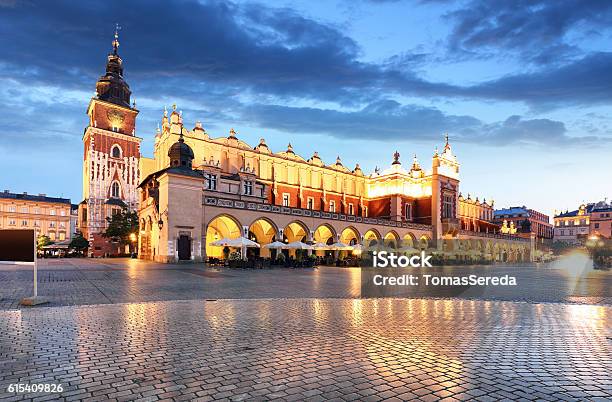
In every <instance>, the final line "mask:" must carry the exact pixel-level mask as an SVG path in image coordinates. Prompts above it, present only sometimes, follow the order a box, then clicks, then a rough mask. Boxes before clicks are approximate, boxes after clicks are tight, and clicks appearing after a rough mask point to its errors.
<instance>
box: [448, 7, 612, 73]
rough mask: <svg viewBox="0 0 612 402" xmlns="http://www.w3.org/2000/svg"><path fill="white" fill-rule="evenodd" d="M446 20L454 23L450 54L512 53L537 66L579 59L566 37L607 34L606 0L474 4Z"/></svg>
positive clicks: (610, 15)
mask: <svg viewBox="0 0 612 402" xmlns="http://www.w3.org/2000/svg"><path fill="white" fill-rule="evenodd" d="M447 17H448V18H449V19H450V20H451V21H452V22H453V23H454V27H453V31H452V34H451V36H450V37H449V44H450V47H451V49H452V50H453V51H455V52H469V53H476V54H482V53H486V52H494V53H497V52H501V51H504V52H514V53H516V54H518V55H520V56H521V57H522V58H523V59H525V60H529V61H532V62H536V63H544V64H549V63H558V62H559V61H562V60H565V59H566V58H568V57H573V56H576V55H579V54H580V53H581V52H580V50H579V49H578V48H577V47H576V46H575V45H573V44H570V43H569V38H568V36H569V35H570V34H572V33H575V32H574V31H575V30H577V29H581V34H582V35H591V36H594V35H596V33H597V31H600V30H609V28H610V24H611V23H612V2H610V1H607V0H564V1H549V0H535V1H534V0H518V1H507V0H473V1H469V2H467V3H465V4H464V5H462V6H461V7H459V8H458V9H456V10H455V11H452V12H449V13H448V14H447Z"/></svg>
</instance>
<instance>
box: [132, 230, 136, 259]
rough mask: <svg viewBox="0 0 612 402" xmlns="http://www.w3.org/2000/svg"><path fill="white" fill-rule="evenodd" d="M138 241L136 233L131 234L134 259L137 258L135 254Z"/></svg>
mask: <svg viewBox="0 0 612 402" xmlns="http://www.w3.org/2000/svg"><path fill="white" fill-rule="evenodd" d="M136 239H137V238H136V233H130V241H131V242H132V258H136V253H135V252H134V249H135V246H136Z"/></svg>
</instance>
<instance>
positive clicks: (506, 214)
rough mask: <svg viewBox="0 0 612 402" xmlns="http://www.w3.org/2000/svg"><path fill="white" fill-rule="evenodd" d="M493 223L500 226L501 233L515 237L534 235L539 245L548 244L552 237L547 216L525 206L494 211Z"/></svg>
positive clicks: (552, 230) (552, 231)
mask: <svg viewBox="0 0 612 402" xmlns="http://www.w3.org/2000/svg"><path fill="white" fill-rule="evenodd" d="M493 222H494V223H495V224H497V225H501V231H502V233H510V234H517V235H520V234H524V235H527V234H529V233H534V234H535V236H536V238H537V239H538V242H539V244H547V243H550V242H551V241H552V238H553V236H554V229H553V225H552V224H551V223H550V218H549V216H548V215H546V214H543V213H541V212H538V211H536V210H533V209H531V208H527V207H525V206H522V207H510V208H504V209H498V210H496V211H495V214H494V219H493Z"/></svg>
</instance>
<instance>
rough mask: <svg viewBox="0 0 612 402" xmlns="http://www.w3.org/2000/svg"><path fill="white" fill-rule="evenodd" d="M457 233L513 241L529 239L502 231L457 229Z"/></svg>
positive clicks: (526, 240) (527, 240)
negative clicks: (489, 231) (488, 231)
mask: <svg viewBox="0 0 612 402" xmlns="http://www.w3.org/2000/svg"><path fill="white" fill-rule="evenodd" d="M459 234H462V235H468V236H476V237H488V238H491V239H504V240H513V241H524V242H529V241H530V239H527V238H525V237H522V236H513V235H508V234H503V233H487V232H473V231H471V230H465V229H461V230H459Z"/></svg>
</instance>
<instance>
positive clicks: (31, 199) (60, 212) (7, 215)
mask: <svg viewBox="0 0 612 402" xmlns="http://www.w3.org/2000/svg"><path fill="white" fill-rule="evenodd" d="M70 212H71V204H70V200H69V199H66V198H56V197H47V196H46V195H45V194H38V195H34V194H28V193H22V194H17V193H11V192H9V191H8V190H5V191H3V192H1V193H0V229H34V231H35V232H36V235H37V236H41V235H44V236H49V238H50V239H51V240H52V241H63V240H68V239H70V237H71V235H72V234H73V232H71V230H70V217H71V213H70Z"/></svg>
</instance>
